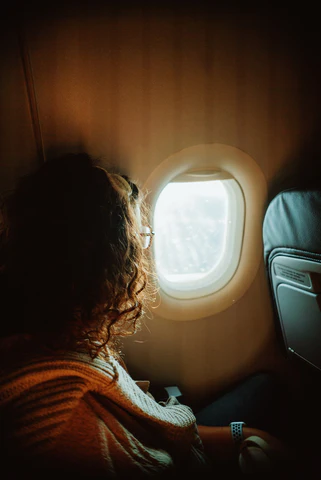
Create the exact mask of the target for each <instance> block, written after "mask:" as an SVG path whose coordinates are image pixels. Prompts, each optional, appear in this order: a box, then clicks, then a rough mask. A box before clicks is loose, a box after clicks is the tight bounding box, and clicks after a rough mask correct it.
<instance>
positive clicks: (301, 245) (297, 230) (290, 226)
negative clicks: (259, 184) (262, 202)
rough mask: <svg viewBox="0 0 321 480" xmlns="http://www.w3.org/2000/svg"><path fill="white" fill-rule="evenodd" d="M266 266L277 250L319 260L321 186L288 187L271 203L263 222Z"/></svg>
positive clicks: (320, 248) (320, 252) (320, 247)
mask: <svg viewBox="0 0 321 480" xmlns="http://www.w3.org/2000/svg"><path fill="white" fill-rule="evenodd" d="M263 244H264V262H265V265H266V267H268V266H269V264H270V262H271V260H272V259H273V257H274V256H275V255H277V254H278V253H285V252H286V253H288V254H290V255H291V253H292V254H293V255H301V256H302V257H305V258H314V259H316V258H318V256H319V255H320V261H321V190H320V189H290V190H285V191H283V192H281V193H279V194H278V195H277V196H276V197H275V198H274V199H273V200H272V201H271V203H270V205H269V207H268V209H267V211H266V213H265V218H264V222H263Z"/></svg>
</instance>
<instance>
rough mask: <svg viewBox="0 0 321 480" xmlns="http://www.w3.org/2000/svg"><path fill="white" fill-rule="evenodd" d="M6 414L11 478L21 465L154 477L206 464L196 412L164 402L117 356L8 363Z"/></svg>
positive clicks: (1, 401)
mask: <svg viewBox="0 0 321 480" xmlns="http://www.w3.org/2000/svg"><path fill="white" fill-rule="evenodd" d="M0 415H1V423H2V428H1V431H2V444H3V446H4V448H2V455H3V457H4V459H2V460H1V461H2V462H3V461H5V463H6V465H7V469H9V470H10V471H11V476H10V475H9V476H8V478H15V477H14V475H13V472H14V471H15V470H16V467H17V466H19V469H20V470H22V471H23V472H25V471H27V470H25V469H29V468H32V469H39V471H41V472H43V470H44V469H45V471H46V473H48V472H49V473H50V472H55V474H56V473H57V472H59V471H62V472H70V473H75V474H77V475H79V474H82V475H85V476H87V477H91V478H93V477H99V478H100V477H101V478H134V477H135V478H136V476H137V477H139V478H140V477H143V478H145V477H148V478H149V477H153V476H154V475H155V476H156V477H157V476H158V475H159V476H161V474H162V473H164V475H165V476H166V477H167V475H168V474H169V473H170V472H175V475H176V474H177V473H178V472H187V471H190V470H191V469H194V468H195V469H196V471H200V472H202V471H203V469H205V468H206V464H207V460H206V459H205V456H204V453H203V447H202V443H201V440H200V438H199V435H198V432H197V427H196V424H195V417H194V415H193V413H192V411H191V409H190V408H189V407H187V406H185V405H181V404H179V403H178V402H177V400H176V399H175V398H174V397H173V398H170V399H169V401H168V402H167V403H166V404H159V403H157V402H156V401H155V400H154V399H153V398H152V397H151V396H150V395H148V394H146V393H144V392H143V391H142V389H141V388H139V386H138V384H137V383H136V382H135V381H134V380H133V379H132V378H131V377H130V376H129V375H128V373H127V372H126V371H125V370H124V368H123V367H122V366H121V365H120V364H119V363H118V362H117V361H116V360H115V359H114V358H113V357H110V359H109V361H108V362H107V361H102V360H99V359H95V360H92V359H91V358H90V357H88V356H87V355H85V354H79V353H72V352H70V353H67V354H66V353H65V354H59V355H58V354H57V355H55V356H40V357H39V356H38V357H34V358H33V359H29V360H28V361H26V360H25V361H24V362H23V364H20V365H16V366H15V368H12V367H11V368H8V367H4V368H2V371H1V372H0ZM44 478H45V477H44ZM69 478H70V477H69Z"/></svg>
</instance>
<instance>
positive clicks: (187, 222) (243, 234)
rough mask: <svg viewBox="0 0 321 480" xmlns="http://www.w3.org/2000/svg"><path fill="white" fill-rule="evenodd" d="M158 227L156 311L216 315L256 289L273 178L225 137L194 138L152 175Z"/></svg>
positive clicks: (149, 183) (172, 315)
mask: <svg viewBox="0 0 321 480" xmlns="http://www.w3.org/2000/svg"><path fill="white" fill-rule="evenodd" d="M143 186H144V189H145V190H146V191H147V193H148V195H147V202H148V204H149V206H150V212H151V214H150V220H151V223H152V225H153V230H154V231H155V237H154V240H153V244H152V247H151V250H150V252H151V254H152V255H153V257H154V260H155V266H156V274H157V282H158V287H159V288H158V293H157V299H156V300H157V301H156V303H155V314H156V315H157V316H159V317H162V318H165V319H169V320H175V321H186V320H197V319H201V318H206V317H211V318H213V317H214V315H215V314H216V313H219V312H222V311H224V310H225V309H227V308H230V307H232V306H233V305H234V304H235V303H236V302H237V301H238V300H239V299H240V298H241V297H242V296H243V295H244V294H245V292H246V291H247V290H248V289H249V287H250V286H251V284H252V282H253V279H254V278H255V275H256V274H257V272H258V270H259V267H260V265H261V264H262V222H263V215H264V211H265V204H266V198H267V184H266V179H265V177H264V174H263V172H262V171H261V169H260V167H259V166H258V164H257V162H256V161H255V160H254V159H253V158H252V157H250V155H249V154H247V153H246V152H244V151H243V150H240V149H238V148H236V147H233V146H231V145H224V144H220V143H211V144H199V145H193V146H190V147H187V148H184V149H182V150H179V151H177V152H175V153H173V154H172V155H170V156H169V157H167V158H165V159H164V160H163V161H162V162H160V163H159V164H158V165H157V166H156V168H154V169H153V170H152V171H151V172H150V174H149V176H148V177H147V178H146V179H145V182H144V185H143Z"/></svg>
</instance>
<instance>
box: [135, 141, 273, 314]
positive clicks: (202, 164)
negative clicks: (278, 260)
mask: <svg viewBox="0 0 321 480" xmlns="http://www.w3.org/2000/svg"><path fill="white" fill-rule="evenodd" d="M192 170H194V172H195V170H196V171H197V172H198V173H199V174H200V173H201V172H202V170H204V173H206V174H208V172H209V171H210V172H213V171H215V173H213V174H215V175H216V176H217V178H219V176H220V175H221V178H223V176H224V175H227V176H229V177H232V178H234V179H235V180H236V182H237V183H238V184H239V186H240V188H241V190H242V193H243V199H244V223H243V235H242V247H241V254H240V257H239V261H238V264H237V266H236V267H237V268H236V270H235V272H234V274H233V275H232V276H231V278H230V280H229V281H228V282H227V283H226V284H225V285H223V286H222V287H221V288H220V289H219V290H217V291H215V292H213V293H210V294H207V295H203V296H199V297H197V298H174V297H173V296H172V295H169V293H168V291H165V289H164V286H162V284H161V282H160V285H159V287H160V288H159V293H158V300H157V302H156V305H157V307H156V308H155V311H154V313H155V315H159V316H160V317H163V318H166V319H170V320H177V321H184V320H197V319H200V318H205V317H209V316H213V315H215V314H217V313H219V312H222V311H224V310H226V309H227V308H229V307H231V306H232V305H234V304H235V302H237V301H238V300H239V299H240V298H241V297H242V296H243V295H244V294H245V293H246V291H247V290H248V288H249V287H250V285H251V284H252V282H253V280H254V278H255V276H256V274H257V271H258V269H259V266H260V264H261V261H262V223H263V218H264V212H265V205H266V200H267V184H266V180H265V177H264V175H263V173H262V171H261V169H260V168H259V166H258V165H257V163H256V162H255V160H254V159H253V158H252V157H250V156H249V155H248V154H247V153H245V152H244V151H242V150H240V149H238V148H236V147H232V146H230V145H223V144H218V143H215V144H202V145H195V146H193V147H188V148H185V149H183V150H181V151H179V152H177V153H174V154H173V155H171V156H170V157H168V158H167V159H166V160H164V161H163V162H161V163H160V164H159V165H158V166H157V167H156V168H155V170H154V171H153V172H152V173H151V174H150V176H149V177H148V178H147V180H146V182H145V184H144V189H146V190H147V192H149V193H148V195H147V202H148V203H149V206H150V209H151V217H152V218H151V220H152V219H153V215H154V211H155V206H156V202H157V199H158V196H159V195H160V193H161V191H162V190H163V188H164V187H165V186H166V185H167V184H168V183H170V182H172V181H173V179H175V178H177V177H179V176H182V175H186V173H191V171H192ZM182 178H183V177H182ZM156 235H157V232H156ZM152 252H153V250H152Z"/></svg>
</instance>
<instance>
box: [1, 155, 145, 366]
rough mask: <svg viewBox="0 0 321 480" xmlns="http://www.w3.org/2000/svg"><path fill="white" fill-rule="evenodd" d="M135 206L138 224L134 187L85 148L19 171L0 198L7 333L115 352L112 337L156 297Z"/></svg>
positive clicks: (130, 326) (139, 200)
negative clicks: (29, 170) (8, 191)
mask: <svg viewBox="0 0 321 480" xmlns="http://www.w3.org/2000/svg"><path fill="white" fill-rule="evenodd" d="M137 208H139V209H140V212H141V222H142V224H143V225H144V224H145V225H146V224H147V209H146V206H145V203H144V199H143V197H142V194H141V192H140V191H139V189H138V188H137V186H136V185H135V184H134V183H133V182H131V181H130V180H129V178H128V177H126V176H125V175H123V176H120V175H118V174H112V173H108V172H107V171H106V170H104V169H103V168H101V167H99V166H97V165H94V162H93V160H92V159H91V158H90V156H89V155H87V154H82V153H81V154H67V155H65V156H62V157H59V158H56V159H53V160H48V161H47V162H46V163H44V164H43V165H42V166H41V167H40V168H39V169H38V170H37V171H36V172H34V173H32V174H30V175H28V176H25V177H23V178H22V180H21V181H20V183H19V184H18V187H17V188H16V190H15V191H14V192H13V193H11V194H10V195H8V196H7V197H6V198H5V200H4V201H3V204H2V217H3V219H2V228H0V232H1V233H0V234H1V237H0V272H1V274H0V275H1V277H2V281H3V283H4V284H5V285H6V287H7V293H8V295H7V303H8V305H9V308H8V309H7V313H8V312H9V313H10V315H9V317H8V318H6V319H4V320H5V322H6V324H7V325H9V332H7V333H11V334H15V333H25V334H30V335H36V336H39V337H41V338H42V339H46V342H47V344H48V345H50V347H53V348H59V349H61V348H62V349H69V348H71V349H75V348H80V349H81V350H85V351H87V352H88V353H90V355H91V356H92V357H93V358H94V357H96V356H104V355H106V354H107V353H108V351H110V350H112V351H114V353H115V352H116V350H117V346H118V342H117V338H119V337H122V336H127V335H130V334H133V333H135V331H136V330H137V328H138V326H139V324H140V322H139V319H140V317H141V315H142V314H143V308H144V306H145V305H146V303H147V300H151V299H152V296H153V293H154V287H153V286H152V282H149V279H150V274H151V273H152V272H151V269H150V266H151V263H150V259H149V258H148V255H146V254H145V252H144V250H143V245H142V241H141V240H142V239H141V236H140V228H141V225H140V224H139V221H138V217H137ZM9 320H10V321H9ZM2 327H3V326H2ZM7 329H8V327H7ZM3 330H4V329H3V328H2V331H3Z"/></svg>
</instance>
